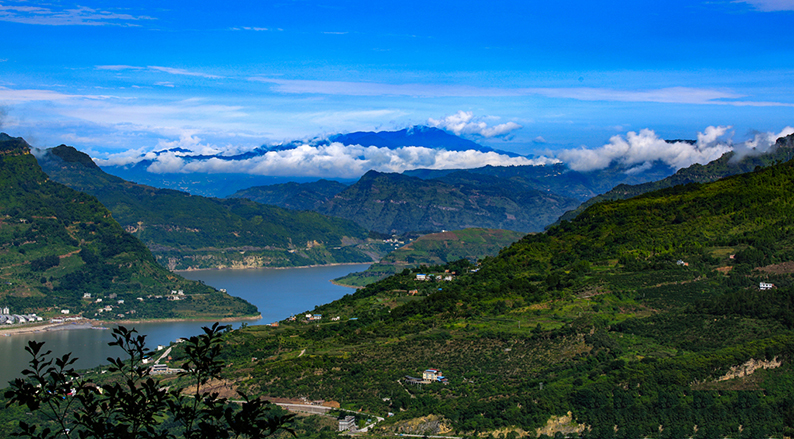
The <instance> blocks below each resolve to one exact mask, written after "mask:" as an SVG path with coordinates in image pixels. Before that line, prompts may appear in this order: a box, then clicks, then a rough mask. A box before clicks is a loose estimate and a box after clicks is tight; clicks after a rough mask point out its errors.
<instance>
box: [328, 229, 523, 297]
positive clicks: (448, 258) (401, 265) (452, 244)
mask: <svg viewBox="0 0 794 439" xmlns="http://www.w3.org/2000/svg"><path fill="white" fill-rule="evenodd" d="M522 236H524V234H523V233H520V232H513V231H511V230H499V229H463V230H454V231H450V232H441V233H431V234H429V235H424V236H421V237H419V238H418V239H416V240H415V241H412V242H410V243H408V244H406V245H403V246H402V247H399V248H397V249H396V250H394V251H392V252H391V253H389V254H387V255H386V256H384V257H383V259H381V260H380V262H378V263H377V264H372V265H371V266H370V267H369V268H367V269H366V270H365V271H362V272H359V273H350V274H349V275H347V276H344V277H341V278H338V279H334V282H336V283H338V284H341V285H347V286H364V285H369V284H371V283H373V282H376V281H378V280H380V279H383V278H385V277H387V276H391V275H393V274H395V273H399V272H401V271H403V270H404V269H405V268H413V267H418V266H421V265H443V264H446V263H448V262H452V261H457V260H459V259H468V260H469V261H472V262H477V260H479V259H482V258H484V257H486V256H495V255H496V254H497V253H499V250H501V249H503V248H504V247H507V246H508V245H510V244H512V243H514V242H516V241H518V240H519V239H520V238H521V237H522ZM395 240H397V238H392V239H389V240H387V241H395ZM396 244H397V245H400V241H398V242H397V243H396Z"/></svg>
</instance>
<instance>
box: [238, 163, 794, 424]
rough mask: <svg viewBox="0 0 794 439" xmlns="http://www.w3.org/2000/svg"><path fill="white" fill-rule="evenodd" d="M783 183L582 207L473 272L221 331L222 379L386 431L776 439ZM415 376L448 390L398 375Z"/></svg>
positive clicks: (788, 252)
mask: <svg viewBox="0 0 794 439" xmlns="http://www.w3.org/2000/svg"><path fill="white" fill-rule="evenodd" d="M792 187H794V163H792V162H787V163H784V164H778V165H774V166H771V167H769V168H767V169H763V170H758V171H756V172H752V173H749V174H742V175H736V176H733V177H728V178H725V179H723V180H720V181H717V182H713V183H708V184H696V183H692V184H688V185H685V186H676V187H673V188H670V189H665V190H662V191H657V192H652V193H648V194H645V195H642V196H640V197H637V198H633V199H629V200H622V201H613V202H607V203H600V204H597V205H594V206H592V207H590V208H589V209H587V210H586V211H585V212H584V213H583V214H582V215H580V216H579V217H577V218H576V219H575V220H573V221H571V222H564V223H562V224H561V225H560V226H556V227H552V228H551V229H550V230H549V231H548V232H547V233H544V234H536V235H529V236H526V237H525V238H523V239H522V240H520V241H519V242H517V243H516V244H514V245H512V246H510V247H508V248H507V249H505V250H503V251H502V252H500V254H499V255H498V256H496V257H494V258H486V260H485V261H483V262H482V265H481V266H474V265H472V264H471V263H469V262H467V261H460V262H456V263H452V264H450V265H447V266H435V267H420V268H417V269H415V270H413V271H410V272H403V273H400V274H397V275H395V276H392V277H389V278H387V279H384V280H382V281H380V282H377V283H375V284H372V285H370V286H367V287H366V288H363V289H360V290H358V291H357V292H355V293H354V294H351V295H348V296H345V297H344V298H343V299H341V300H339V301H336V302H333V303H331V304H328V305H324V306H320V307H317V308H316V309H314V310H310V311H311V313H312V314H322V316H323V317H322V319H321V320H319V321H316V320H315V321H312V322H310V323H307V322H301V319H298V320H297V321H294V322H288V321H285V322H282V324H281V325H280V326H279V327H278V328H272V327H255V328H248V329H245V330H242V331H235V332H233V333H232V334H231V335H230V336H229V337H230V338H229V346H230V349H231V351H230V352H229V359H237V361H240V364H242V365H241V366H239V369H235V368H232V370H229V371H228V375H227V377H228V379H229V381H228V382H229V383H234V385H235V386H239V387H241V388H244V389H247V390H249V391H254V392H258V393H260V394H264V395H269V396H284V397H306V398H307V399H309V400H316V399H325V400H335V401H338V402H340V403H341V405H342V407H343V408H351V409H354V410H359V409H363V410H364V411H365V412H369V413H376V414H378V415H381V416H383V415H385V414H386V413H387V412H392V413H394V414H395V416H393V417H389V418H387V420H386V421H384V422H383V423H381V424H379V427H378V430H377V431H379V432H381V433H386V434H391V433H392V432H398V433H414V434H435V433H438V432H440V431H444V432H454V433H453V434H456V435H466V436H474V435H477V434H480V433H492V434H497V433H498V434H500V435H505V437H510V438H514V437H519V436H524V435H530V436H535V435H537V434H541V433H544V434H547V435H549V436H552V435H555V434H558V433H559V434H567V435H570V434H579V435H581V436H584V437H594V438H609V437H619V438H637V437H659V438H667V437H670V438H681V437H695V438H700V437H704V438H711V437H726V436H728V437H736V438H738V437H768V436H770V435H772V436H775V437H782V436H784V435H786V436H791V435H792V434H794V409H793V408H792V407H794V390H792V389H794V387H793V386H792V382H794V369H792V359H793V358H794V349H793V348H794V311H792V309H793V308H792V305H794V280H793V279H792V272H794V223H793V222H792V221H791V218H792V217H794V194H793V193H792V191H791V188H792ZM447 270H449V271H450V272H452V271H455V272H456V273H458V274H457V275H456V276H454V278H453V279H452V280H435V279H436V277H435V276H433V277H432V279H434V280H430V281H427V280H419V278H418V277H417V274H419V273H422V274H442V275H444V274H446V272H447ZM762 283H763V284H762ZM337 316H338V317H339V319H338V320H337V319H336V317H337ZM331 319H333V320H332V321H329V320H331ZM251 357H256V358H257V360H255V361H254V362H253V363H251V362H250V361H251ZM243 359H245V361H243ZM235 364H237V362H235ZM428 368H436V369H440V370H441V371H443V375H444V376H445V377H446V379H447V380H448V384H446V385H444V384H442V383H430V384H420V385H416V384H410V383H409V382H408V381H407V379H406V378H404V377H405V376H413V377H417V376H418V377H421V373H422V371H423V370H425V369H428Z"/></svg>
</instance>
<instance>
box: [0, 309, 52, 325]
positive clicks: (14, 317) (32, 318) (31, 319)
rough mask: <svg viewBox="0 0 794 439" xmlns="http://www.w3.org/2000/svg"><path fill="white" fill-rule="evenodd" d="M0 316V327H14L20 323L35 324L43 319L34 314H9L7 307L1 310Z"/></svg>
mask: <svg viewBox="0 0 794 439" xmlns="http://www.w3.org/2000/svg"><path fill="white" fill-rule="evenodd" d="M0 311H2V313H1V314H0V325H14V324H22V323H35V322H41V321H43V320H44V319H42V318H41V317H39V316H37V315H36V314H11V312H10V310H9V309H8V307H5V308H3V309H2V310H0Z"/></svg>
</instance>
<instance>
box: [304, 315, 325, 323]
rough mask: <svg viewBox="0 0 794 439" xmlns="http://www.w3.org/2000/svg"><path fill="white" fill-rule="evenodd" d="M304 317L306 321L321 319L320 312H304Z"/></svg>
mask: <svg viewBox="0 0 794 439" xmlns="http://www.w3.org/2000/svg"><path fill="white" fill-rule="evenodd" d="M305 317H306V321H307V322H317V321H320V320H322V319H323V315H322V314H306V316H305Z"/></svg>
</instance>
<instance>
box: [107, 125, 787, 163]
mask: <svg viewBox="0 0 794 439" xmlns="http://www.w3.org/2000/svg"><path fill="white" fill-rule="evenodd" d="M456 116H460V117H458V118H457V119H455V117H454V116H450V117H448V118H446V119H445V121H446V122H445V123H447V124H448V125H449V126H450V127H449V128H448V129H450V131H453V129H452V128H451V127H452V126H453V125H455V123H457V124H458V125H457V129H459V130H461V132H462V131H463V130H467V129H468V130H473V129H476V128H466V126H467V124H471V123H472V122H471V119H470V118H469V115H468V114H466V113H463V114H458V115H456ZM453 119H454V120H453ZM505 125H507V124H505ZM500 126H501V125H496V126H493V127H490V128H489V129H493V130H496V129H499V127H500ZM504 129H505V130H509V127H505V128H504ZM453 132H454V131H453ZM468 132H472V131H468ZM791 133H794V128H791V127H786V128H785V129H783V130H782V131H781V132H780V133H778V134H775V133H756V134H755V135H754V136H753V138H752V139H750V140H747V141H744V142H733V140H732V139H731V136H732V135H733V133H732V132H731V127H728V126H716V127H714V126H710V127H707V128H706V129H705V130H703V132H701V133H698V135H697V140H696V141H694V142H690V141H666V140H664V139H662V138H660V137H659V136H658V135H657V134H656V133H655V132H654V131H653V130H650V129H643V130H640V131H639V132H634V131H631V132H628V133H627V134H626V135H625V136H622V135H616V136H613V137H612V138H610V140H609V143H607V144H605V145H603V146H601V147H598V148H586V147H582V148H578V149H565V150H560V151H556V152H550V153H549V154H548V156H541V157H538V158H533V159H530V158H527V157H520V156H519V157H511V156H508V155H505V154H501V153H498V152H493V151H477V150H473V149H472V150H467V151H447V150H445V149H434V148H428V147H423V146H404V147H399V148H386V147H378V146H366V145H343V144H342V143H339V142H327V141H325V142H323V141H320V142H307V143H302V144H298V145H296V146H294V147H289V148H274V149H277V150H271V151H266V152H262V153H261V154H259V155H256V154H251V155H244V156H239V157H231V156H232V155H236V154H240V153H244V152H245V151H242V150H240V149H239V148H235V147H231V146H230V147H227V148H221V147H217V146H213V145H208V144H205V143H202V140H201V139H199V138H198V137H196V136H184V137H182V138H181V139H180V140H179V141H174V142H161V144H160V146H161V147H162V148H163V150H161V151H158V152H153V151H152V152H143V151H128V152H127V153H123V154H118V155H113V156H110V157H108V158H106V159H97V160H96V161H97V163H98V164H99V165H100V166H127V165H131V164H136V163H138V162H141V161H147V162H148V163H149V165H148V168H147V170H148V171H149V172H152V173H241V174H251V175H269V176H282V177H323V178H358V177H360V176H361V175H363V174H364V173H366V172H367V171H369V170H371V169H374V170H377V171H381V172H403V171H405V170H409V169H417V168H427V169H467V168H478V167H482V166H485V165H492V166H521V165H547V164H553V163H560V162H564V163H566V164H567V165H568V166H569V167H570V168H571V169H573V170H576V171H592V170H596V169H603V168H606V167H607V166H609V165H610V164H611V163H613V162H616V163H618V164H620V165H622V166H624V167H626V168H627V169H628V170H627V172H630V173H638V172H642V171H643V170H645V169H647V168H649V167H650V166H651V164H652V163H653V162H655V161H662V162H663V163H666V164H667V165H669V166H671V167H673V168H675V169H680V168H684V167H687V166H689V165H691V164H693V163H700V164H705V163H708V162H709V161H711V160H714V159H717V158H719V157H720V156H721V155H722V154H724V153H726V152H728V151H735V152H736V153H737V155H739V156H744V155H748V154H760V153H762V152H765V151H767V150H768V149H769V148H770V146H771V145H773V144H774V143H775V140H776V139H777V138H778V137H781V136H785V135H788V134H791ZM199 156H200V157H199Z"/></svg>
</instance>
